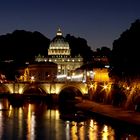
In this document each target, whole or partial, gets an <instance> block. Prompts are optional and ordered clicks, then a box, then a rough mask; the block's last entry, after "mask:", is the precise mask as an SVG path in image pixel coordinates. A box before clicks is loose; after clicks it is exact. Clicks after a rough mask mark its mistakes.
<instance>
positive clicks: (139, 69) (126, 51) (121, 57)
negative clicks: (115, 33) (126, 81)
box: [111, 20, 140, 78]
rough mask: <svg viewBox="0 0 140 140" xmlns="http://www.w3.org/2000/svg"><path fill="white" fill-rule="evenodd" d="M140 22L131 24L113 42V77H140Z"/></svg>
mask: <svg viewBox="0 0 140 140" xmlns="http://www.w3.org/2000/svg"><path fill="white" fill-rule="evenodd" d="M139 50H140V20H136V21H135V22H134V23H132V24H131V27H130V29H127V30H126V31H124V32H123V33H122V34H121V36H120V37H119V38H118V39H117V40H115V41H114V42H113V49H112V55H111V67H112V70H111V75H116V76H119V77H123V78H124V77H125V78H126V77H128V76H129V77H130V76H131V77H136V76H138V75H140V63H139V60H140V53H139Z"/></svg>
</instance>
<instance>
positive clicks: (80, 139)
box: [0, 99, 140, 140]
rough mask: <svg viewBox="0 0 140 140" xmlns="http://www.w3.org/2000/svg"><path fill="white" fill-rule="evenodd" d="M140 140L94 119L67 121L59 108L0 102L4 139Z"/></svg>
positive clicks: (1, 132) (133, 135)
mask: <svg viewBox="0 0 140 140" xmlns="http://www.w3.org/2000/svg"><path fill="white" fill-rule="evenodd" d="M118 138H119V139H122V140H136V139H140V137H138V136H136V135H135V134H129V133H126V132H118V128H113V127H111V126H110V125H107V124H103V123H100V122H99V121H97V120H95V119H94V118H90V119H88V120H86V121H84V122H75V121H63V120H61V119H60V112H59V110H58V109H57V108H54V109H50V108H48V106H47V105H46V104H44V103H32V104H31V103H27V104H25V105H24V106H22V107H12V106H11V105H10V104H9V103H8V100H6V99H0V139H13V140H16V139H27V140H36V139H41V140H118Z"/></svg>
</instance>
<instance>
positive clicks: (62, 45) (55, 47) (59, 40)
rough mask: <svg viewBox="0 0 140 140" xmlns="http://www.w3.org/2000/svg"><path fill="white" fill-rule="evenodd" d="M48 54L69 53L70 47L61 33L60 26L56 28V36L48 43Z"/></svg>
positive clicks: (63, 54)
mask: <svg viewBox="0 0 140 140" xmlns="http://www.w3.org/2000/svg"><path fill="white" fill-rule="evenodd" d="M48 55H52V56H58V55H59V56H68V55H70V48H69V44H68V42H67V41H66V40H65V38H64V37H63V35H62V32H61V30H60V28H59V29H58V31H57V33H56V36H55V37H54V38H53V40H52V41H51V43H50V46H49V49H48Z"/></svg>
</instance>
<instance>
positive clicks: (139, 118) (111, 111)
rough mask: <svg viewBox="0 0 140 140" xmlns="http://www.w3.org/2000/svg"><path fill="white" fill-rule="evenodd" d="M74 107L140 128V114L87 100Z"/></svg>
mask: <svg viewBox="0 0 140 140" xmlns="http://www.w3.org/2000/svg"><path fill="white" fill-rule="evenodd" d="M76 107H77V108H79V109H82V110H85V111H88V112H90V113H95V114H98V115H102V116H104V117H106V118H109V119H113V120H114V121H115V120H116V121H117V122H121V123H124V124H128V125H134V126H138V127H140V112H135V111H131V110H125V109H123V108H119V107H114V106H112V105H106V104H100V103H96V102H93V101H89V100H84V101H82V102H81V103H78V104H76Z"/></svg>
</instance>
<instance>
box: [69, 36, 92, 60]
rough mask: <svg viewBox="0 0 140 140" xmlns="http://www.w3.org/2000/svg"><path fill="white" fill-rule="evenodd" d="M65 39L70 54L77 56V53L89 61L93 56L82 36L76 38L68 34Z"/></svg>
mask: <svg viewBox="0 0 140 140" xmlns="http://www.w3.org/2000/svg"><path fill="white" fill-rule="evenodd" d="M66 40H67V41H68V43H69V45H70V48H71V55H72V56H73V57H74V56H78V55H79V54H80V55H81V56H82V57H83V58H84V62H91V61H92V57H93V51H92V50H91V48H90V47H89V46H88V45H87V41H86V40H85V39H83V38H80V37H78V38H76V37H74V36H71V35H70V34H67V35H66Z"/></svg>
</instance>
